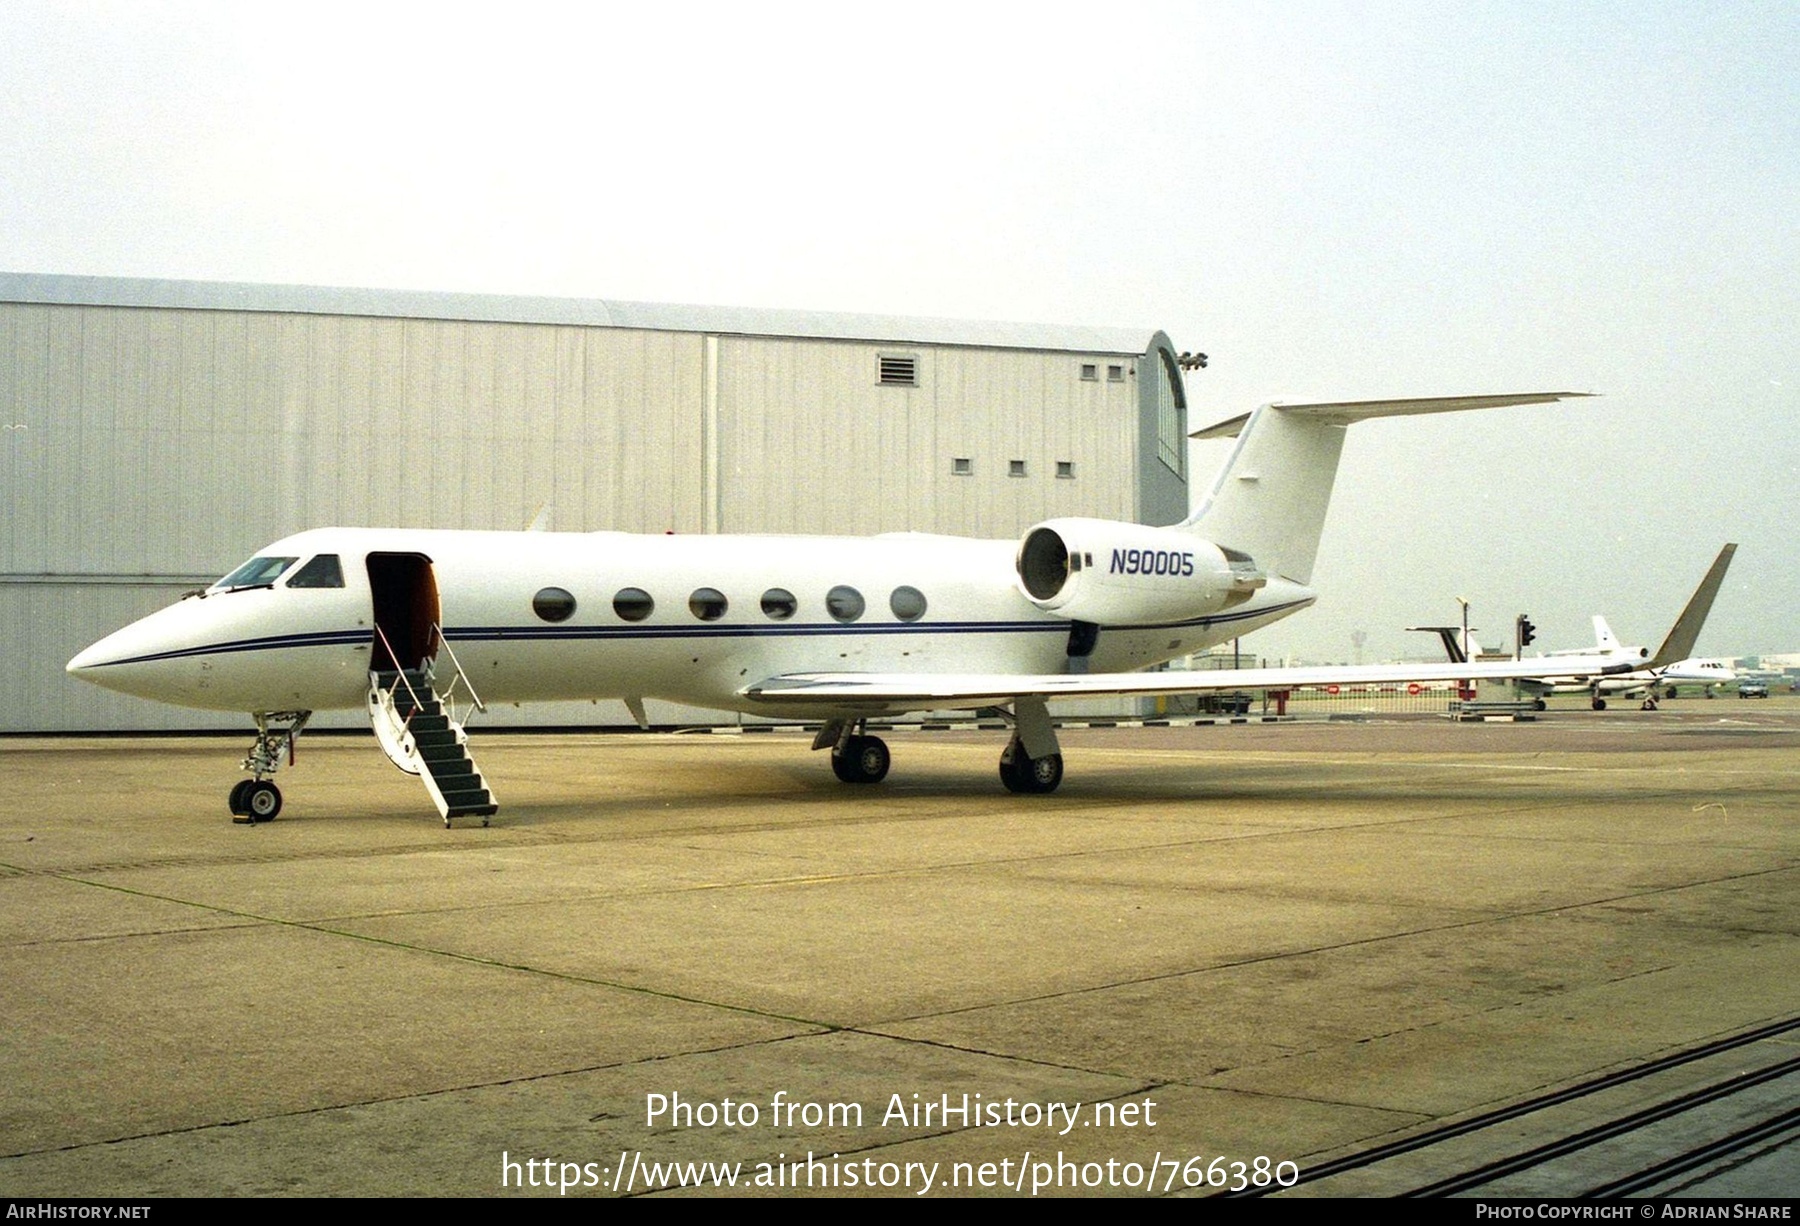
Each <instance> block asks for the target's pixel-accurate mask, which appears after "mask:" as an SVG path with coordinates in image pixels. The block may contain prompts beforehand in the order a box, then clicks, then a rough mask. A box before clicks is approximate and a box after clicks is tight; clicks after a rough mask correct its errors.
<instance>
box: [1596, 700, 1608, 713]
mask: <svg viewBox="0 0 1800 1226" xmlns="http://www.w3.org/2000/svg"><path fill="white" fill-rule="evenodd" d="M1593 706H1594V710H1596V711H1604V710H1606V699H1604V698H1596V699H1594V703H1593Z"/></svg>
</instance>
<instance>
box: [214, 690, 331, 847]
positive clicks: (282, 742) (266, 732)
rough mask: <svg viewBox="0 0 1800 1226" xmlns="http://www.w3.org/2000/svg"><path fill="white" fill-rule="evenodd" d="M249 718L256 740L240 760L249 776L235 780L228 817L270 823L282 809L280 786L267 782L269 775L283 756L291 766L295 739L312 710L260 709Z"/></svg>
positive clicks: (241, 822) (304, 725) (240, 821)
mask: <svg viewBox="0 0 1800 1226" xmlns="http://www.w3.org/2000/svg"><path fill="white" fill-rule="evenodd" d="M252 718H254V719H255V720H256V740H255V741H253V742H251V745H250V752H249V754H248V755H246V756H245V758H244V763H243V769H244V770H247V771H249V772H250V778H248V779H240V780H238V783H237V786H236V787H234V788H232V789H231V799H230V800H229V801H227V802H226V803H227V804H228V805H229V806H230V808H231V812H232V818H231V820H232V821H234V822H237V823H239V824H240V825H249V824H253V823H255V822H272V821H274V820H275V816H276V814H278V813H280V812H281V789H280V788H278V787H276V786H275V785H274V784H273V783H271V782H269V776H271V775H273V774H274V773H275V772H276V771H278V770H280V769H281V759H282V758H283V757H284V756H285V757H286V758H287V760H288V763H289V764H290V765H292V763H293V761H294V740H295V738H297V737H298V736H299V735H300V730H301V729H302V728H304V727H306V721H307V720H309V719H311V718H312V712H311V711H266V712H264V711H259V712H257V713H256V714H255V715H254V716H253V717H252ZM278 725H286V726H285V727H279V726H278Z"/></svg>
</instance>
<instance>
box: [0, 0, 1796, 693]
mask: <svg viewBox="0 0 1800 1226" xmlns="http://www.w3.org/2000/svg"><path fill="white" fill-rule="evenodd" d="M654 7H655V11H652V8H653V6H650V5H645V4H634V5H630V6H619V7H617V8H609V7H607V6H600V5H579V6H577V5H534V4H529V3H514V4H509V5H506V6H504V7H502V6H498V5H491V4H488V5H454V4H432V5H420V6H390V5H383V4H379V3H368V2H364V3H358V4H354V5H334V4H320V3H313V4H308V5H305V6H298V5H296V6H288V7H283V8H277V7H276V6H268V5H240V4H230V5H217V6H214V5H202V4H194V3H173V4H150V3H132V4H61V5H46V4H36V3H21V2H18V0H12V2H9V3H7V4H6V5H4V6H0V268H4V269H7V270H10V271H20V272H47V273H83V274H94V275H101V276H146V277H178V278H197V279H208V280H237V281H272V282H292V283H305V284H318V285H348V286H382V287H400V288H415V289H432V290H470V291H486V292H497V293H522V294H561V295H572V296H580V297H599V298H614V299H627V300H638V301H651V302H689V303H704V304H715V305H728V306H766V307H794V308H805V309H819V310H847V311H868V312H881V313H899V314H916V315H931V316H948V317H963V318H971V319H1001V320H1031V321H1044V322H1054V323H1071V324H1098V325H1108V326H1143V327H1146V328H1161V329H1163V330H1165V331H1166V332H1168V334H1169V335H1170V337H1171V338H1172V339H1173V340H1174V342H1175V344H1176V347H1177V348H1180V349H1203V350H1205V351H1206V352H1207V353H1209V354H1210V355H1211V356H1212V365H1211V367H1210V368H1209V369H1207V370H1205V371H1202V372H1200V373H1198V374H1197V375H1196V376H1195V377H1194V378H1193V380H1192V381H1191V383H1190V390H1191V393H1192V400H1193V403H1194V412H1193V419H1194V424H1195V425H1196V426H1198V425H1201V424H1205V423H1206V422H1207V421H1210V420H1213V419H1216V418H1219V417H1224V416H1229V415H1231V414H1234V413H1237V412H1241V411H1243V410H1244V409H1247V408H1250V407H1253V406H1254V405H1256V404H1258V403H1261V402H1263V401H1265V400H1268V399H1271V398H1278V397H1285V398H1290V399H1293V398H1300V397H1318V398H1333V399H1336V398H1355V397H1377V396H1401V395H1446V394H1452V393H1468V392H1502V391H1538V390H1561V389H1567V390H1582V391H1586V390H1592V391H1597V392H1601V393H1603V394H1604V398H1603V399H1599V400H1592V401H1586V402H1578V403H1576V404H1574V405H1565V406H1561V407H1555V408H1526V409H1511V410H1499V411H1495V412H1490V413H1485V414H1473V415H1451V416H1446V417H1440V418H1432V419H1410V420H1400V421H1391V422H1376V423H1371V424H1368V425H1364V426H1359V427H1357V428H1356V429H1355V430H1353V431H1352V433H1351V437H1350V441H1349V445H1348V448H1347V449H1346V457H1345V462H1344V465H1343V468H1342V469H1341V471H1340V474H1339V482H1338V493H1337V497H1336V500H1335V502H1334V504H1333V507H1332V512H1331V518H1330V522H1329V524H1328V527H1327V529H1326V538H1325V541H1324V544H1323V547H1322V550H1321V554H1320V563H1319V566H1318V569H1317V572H1316V574H1315V583H1316V585H1317V586H1319V587H1320V588H1321V590H1322V592H1323V599H1322V600H1321V602H1320V606H1319V607H1318V608H1316V609H1314V610H1311V611H1309V612H1307V613H1303V614H1301V615H1300V616H1298V617H1296V618H1293V619H1291V620H1290V621H1289V622H1287V623H1284V624H1283V625H1281V626H1278V627H1275V628H1272V629H1270V630H1267V631H1264V632H1262V633H1261V634H1260V635H1258V636H1256V637H1255V638H1253V639H1251V640H1247V641H1246V644H1245V645H1246V647H1247V648H1254V649H1257V650H1260V651H1262V652H1264V653H1268V654H1280V653H1286V652H1295V653H1301V654H1305V655H1308V656H1311V657H1314V658H1322V659H1349V658H1351V655H1352V652H1353V650H1354V649H1353V647H1352V639H1351V635H1352V634H1353V632H1355V631H1357V630H1362V631H1364V632H1366V634H1367V636H1368V638H1367V646H1366V648H1365V657H1366V658H1368V659H1376V658H1380V657H1384V656H1388V655H1393V654H1396V653H1400V652H1407V651H1410V652H1412V653H1415V654H1418V653H1422V652H1425V651H1427V650H1429V644H1425V643H1424V642H1423V641H1422V640H1419V639H1418V636H1412V635H1406V634H1404V633H1402V631H1401V629H1400V628H1401V627H1402V626H1405V625H1408V624H1412V623H1416V622H1419V621H1425V620H1430V621H1444V622H1449V621H1454V620H1455V619H1456V616H1457V610H1456V603H1455V600H1454V597H1456V596H1459V595H1460V596H1467V597H1469V598H1470V599H1471V601H1473V603H1474V610H1475V615H1474V620H1475V623H1476V624H1477V625H1478V626H1482V627H1484V628H1488V629H1490V630H1491V632H1492V633H1491V634H1490V635H1489V636H1488V637H1490V638H1493V639H1496V640H1498V639H1505V638H1509V637H1510V630H1511V622H1512V616H1513V614H1515V613H1518V612H1526V611H1528V612H1530V613H1531V614H1532V616H1533V618H1534V620H1535V621H1536V622H1537V624H1538V625H1539V627H1540V638H1539V642H1538V643H1537V644H1536V646H1538V647H1548V648H1557V647H1575V646H1581V645H1583V644H1585V643H1587V642H1588V641H1589V640H1590V631H1589V625H1588V619H1589V617H1590V616H1591V615H1592V614H1594V613H1605V614H1607V615H1608V616H1609V617H1610V619H1611V621H1612V624H1613V627H1614V628H1615V629H1616V630H1617V631H1618V632H1619V634H1620V635H1621V636H1622V637H1624V638H1626V639H1627V640H1631V641H1649V642H1650V643H1651V645H1652V646H1654V644H1655V643H1656V642H1658V641H1660V639H1661V636H1662V634H1663V633H1664V631H1665V630H1666V629H1667V628H1668V625H1669V623H1670V622H1671V621H1672V619H1673V617H1674V615H1675V612H1676V611H1677V609H1678V608H1679V606H1680V605H1681V603H1682V601H1684V600H1685V599H1686V597H1687V594H1688V592H1689V591H1690V590H1691V589H1692V587H1693V586H1694V585H1695V584H1696V583H1697V582H1698V581H1699V578H1700V576H1701V574H1702V573H1703V572H1704V570H1705V569H1706V566H1707V565H1708V563H1709V562H1710V561H1711V559H1712V557H1713V555H1714V554H1715V553H1716V552H1717V551H1718V549H1719V546H1720V545H1721V544H1722V543H1724V542H1725V541H1727V540H1734V541H1739V542H1741V543H1742V546H1743V547H1742V549H1741V550H1740V551H1739V554H1738V559H1737V563H1736V566H1735V567H1734V569H1733V571H1732V575H1731V578H1730V580H1729V581H1728V583H1727V586H1726V589H1725V591H1724V593H1723V594H1722V595H1721V597H1720V599H1719V602H1718V605H1717V606H1716V608H1715V612H1714V614H1713V617H1712V619H1711V621H1710V622H1709V623H1708V626H1707V631H1706V633H1705V634H1704V635H1703V636H1702V638H1701V641H1700V648H1701V650H1702V651H1704V652H1708V653H1722V654H1743V653H1760V652H1773V651H1800V618H1797V616H1796V612H1795V610H1796V609H1800V548H1796V534H1797V529H1800V422H1797V418H1800V412H1797V410H1800V395H1797V394H1800V368H1797V367H1796V360H1795V353H1796V332H1797V329H1796V325H1795V320H1796V318H1800V233H1797V226H1800V223H1797V219H1800V191H1797V190H1796V186H1797V184H1800V68H1797V66H1796V65H1797V61H1800V6H1796V5H1794V4H1792V3H1786V2H1783V3H1763V4H1732V3H1712V4H1705V5H1701V4H1695V3H1692V2H1691V0H1689V2H1687V3H1681V4H1666V5H1657V4H1651V3H1619V4H1580V3H1569V4H1558V5H1545V4H1525V3H1519V4H1494V5H1480V4H1473V3H1463V4H1456V5H1444V4H1430V3H1417V4H1327V3H1279V4H1278V3H1268V4H1188V5H1183V4H1110V5H1107V6H1104V7H1102V6H1100V5H1090V6H1080V7H1059V6H1054V5H1044V4H1034V5H1030V6H1026V5H1023V4H1019V5H991V6H989V5H982V4H971V3H968V2H967V0H964V2H963V3H958V4H946V5H933V4H919V3H913V4H907V5H904V6H896V7H892V8H885V9H883V8H876V7H866V8H852V7H850V6H844V5H819V6H793V5H780V4H770V3H766V2H765V3H762V4H756V5H729V6H728V5H723V4H721V5H708V4H700V5H693V6H654ZM1214 447H1216V445H1209V446H1208V447H1207V448H1205V449H1200V448H1197V449H1196V464H1197V468H1196V473H1195V484H1196V485H1197V486H1203V485H1204V484H1205V478H1206V476H1207V475H1208V474H1209V473H1210V471H1211V469H1212V468H1213V467H1215V466H1216V463H1217V458H1218V452H1217V451H1216V450H1214Z"/></svg>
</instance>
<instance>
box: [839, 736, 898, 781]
mask: <svg viewBox="0 0 1800 1226" xmlns="http://www.w3.org/2000/svg"><path fill="white" fill-rule="evenodd" d="M891 761H892V759H891V758H890V756H889V754H888V747H887V742H886V741H884V740H882V739H881V738H880V737H878V736H853V737H851V738H850V739H849V740H847V741H845V742H844V745H843V749H842V751H841V752H840V751H838V750H833V751H832V754H831V771H832V773H833V774H834V775H836V776H837V777H838V778H839V779H841V780H843V781H844V782H845V783H880V782H881V781H882V780H883V779H886V778H887V773H888V766H889V765H890V763H891Z"/></svg>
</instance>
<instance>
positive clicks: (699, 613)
mask: <svg viewBox="0 0 1800 1226" xmlns="http://www.w3.org/2000/svg"><path fill="white" fill-rule="evenodd" d="M688 612H690V613H692V614H693V615H694V616H695V617H698V618H699V619H700V620H701V621H703V622H716V621H718V620H719V619H720V618H721V617H724V616H725V593H724V592H721V591H720V590H719V589H718V588H716V587H703V588H697V589H695V591H694V594H693V595H692V596H689V597H688Z"/></svg>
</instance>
